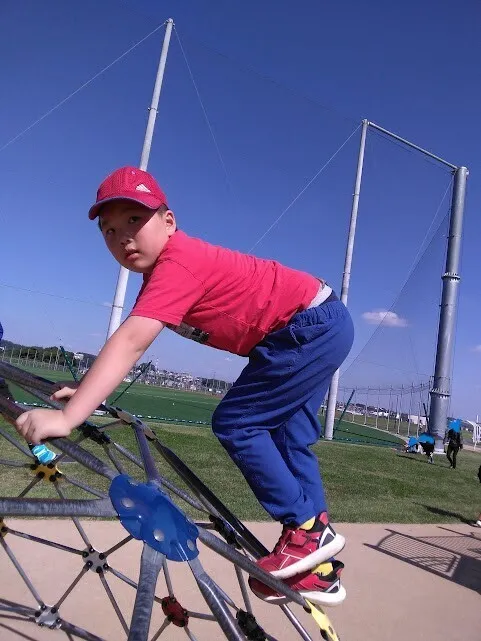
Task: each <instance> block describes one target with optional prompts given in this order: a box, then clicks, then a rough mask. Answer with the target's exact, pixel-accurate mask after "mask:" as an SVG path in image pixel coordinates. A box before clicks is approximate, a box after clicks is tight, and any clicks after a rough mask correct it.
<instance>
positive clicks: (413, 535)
mask: <svg viewBox="0 0 481 641" xmlns="http://www.w3.org/2000/svg"><path fill="white" fill-rule="evenodd" d="M8 524H9V525H10V527H12V528H16V529H18V530H21V531H23V532H29V533H32V534H36V535H37V536H40V537H44V538H46V539H50V540H55V541H59V542H62V543H64V544H66V545H70V546H72V547H74V548H77V549H83V547H84V544H83V542H82V541H81V539H80V537H79V535H78V533H77V531H76V530H74V528H73V525H72V524H71V522H68V521H51V520H50V521H27V520H9V521H8ZM84 527H85V530H86V532H87V534H88V536H89V538H90V539H91V541H92V543H93V545H94V547H96V548H97V549H99V550H100V549H107V548H108V547H110V546H111V545H113V544H115V543H116V542H118V541H119V540H120V539H122V538H124V534H125V531H124V530H122V528H121V526H120V525H119V524H118V523H115V522H94V521H87V522H85V523H84ZM251 527H252V529H253V531H254V533H255V534H256V535H257V536H258V537H259V538H260V539H261V540H262V541H263V542H264V543H265V544H266V546H267V547H271V546H272V545H273V543H275V540H276V539H277V536H278V533H279V530H278V526H277V525H275V524H266V523H255V524H251ZM337 528H338V530H339V531H340V532H342V533H343V534H345V536H346V538H347V542H348V543H347V546H346V549H345V550H344V552H343V553H342V554H341V555H340V558H341V559H342V560H343V561H344V562H345V563H346V570H345V573H344V583H345V586H346V589H347V592H348V597H347V599H346V601H345V603H344V604H343V605H341V606H339V607H338V608H336V609H332V610H331V611H330V615H331V617H332V619H333V621H334V622H335V624H336V627H337V629H338V632H339V634H340V636H341V638H342V641H438V640H439V641H480V639H481V599H480V594H481V530H476V528H474V527H469V526H467V525H454V526H453V525H446V526H440V525H392V524H391V525H359V524H345V525H338V526H337ZM6 540H7V541H8V543H9V545H10V546H11V548H12V550H13V551H14V553H15V554H16V555H17V557H18V559H19V560H20V562H21V564H22V566H23V567H24V569H25V571H26V572H27V574H28V576H29V577H30V579H31V580H32V582H33V584H34V586H35V588H36V589H37V590H38V592H39V594H40V595H41V596H42V598H43V599H44V600H45V601H46V602H47V603H50V604H53V603H54V602H55V601H56V600H57V599H58V598H59V596H60V595H61V594H63V593H64V592H65V590H66V588H67V587H68V585H69V584H70V583H71V582H72V581H73V579H74V577H75V576H76V575H77V574H78V572H79V570H80V567H81V563H82V561H81V558H80V557H79V556H76V555H73V554H69V553H66V552H63V551H58V550H55V549H51V548H48V547H46V546H43V545H38V544H36V543H32V542H30V541H27V540H24V539H19V538H16V537H14V536H12V535H10V534H8V535H7V539H6ZM139 550H140V546H139V544H138V542H136V541H132V542H130V543H128V544H126V545H125V547H123V548H122V550H121V551H118V552H115V553H114V554H112V555H111V557H110V558H109V561H110V563H111V565H112V566H113V567H115V568H117V569H118V570H120V571H121V572H123V573H124V574H126V575H127V576H129V577H131V578H132V579H133V580H136V579H137V576H138V556H139ZM201 560H202V562H203V564H204V566H205V567H206V569H207V570H208V571H209V572H211V573H212V575H213V576H214V578H216V580H217V581H218V583H219V584H220V585H221V586H222V587H223V588H224V589H225V590H226V592H227V593H229V594H231V595H234V596H235V597H236V598H237V597H238V596H239V594H238V593H239V590H238V588H237V587H236V581H235V575H234V572H233V570H232V569H231V568H229V567H228V566H227V565H226V562H224V561H222V560H221V561H220V562H219V560H218V558H215V557H213V556H212V554H211V553H210V552H209V551H207V550H205V549H202V551H201ZM172 574H173V576H172V579H173V584H174V591H175V593H176V595H177V596H178V598H179V600H180V601H181V602H182V604H183V605H184V606H185V607H187V608H189V609H190V610H197V611H200V612H206V607H205V605H204V604H203V602H202V599H201V598H200V596H199V593H198V590H197V588H196V587H195V585H194V584H193V581H192V578H191V576H190V573H189V571H188V569H187V568H185V567H184V566H182V565H177V564H175V567H174V568H173V570H172ZM0 577H1V583H0V596H1V597H4V598H8V599H10V600H12V601H17V602H20V603H23V604H25V605H30V606H34V601H33V598H32V596H31V595H30V594H29V592H28V591H27V589H26V587H25V584H24V583H23V582H22V580H21V579H20V577H19V575H18V573H17V572H16V571H15V569H14V567H13V566H12V563H11V562H10V560H9V559H8V558H7V556H6V555H5V553H4V552H3V551H1V550H0ZM107 578H108V582H109V585H110V586H111V588H112V591H113V593H114V595H115V598H116V600H117V601H118V603H119V606H120V607H121V609H122V611H124V612H127V613H128V612H129V608H130V609H131V607H132V604H133V598H134V590H133V589H132V588H131V587H129V586H128V585H126V584H124V583H122V582H121V581H119V580H118V579H117V578H116V577H114V576H112V574H110V573H108V574H107ZM157 593H158V595H159V596H165V595H166V594H167V590H166V588H165V585H164V583H163V580H159V584H158V592H157ZM252 601H253V606H254V609H255V613H256V615H258V617H259V622H260V623H261V624H264V625H265V627H266V629H267V630H268V631H269V632H270V634H272V635H273V636H274V637H275V638H276V639H277V640H278V641H291V640H295V639H298V638H299V637H298V636H296V634H295V633H294V631H293V628H292V626H291V625H290V623H289V622H288V621H287V619H286V618H285V617H284V615H283V614H282V613H281V611H280V610H279V609H278V608H276V607H274V606H268V605H266V604H264V603H262V602H260V601H259V600H258V599H256V598H255V597H254V596H253V598H252ZM295 611H296V613H298V615H299V617H300V619H301V620H302V622H303V623H304V624H305V626H306V628H307V629H308V630H309V633H310V634H311V635H312V638H313V639H316V641H317V640H318V639H320V635H319V633H318V631H316V628H315V626H314V624H313V622H312V620H311V619H310V617H309V616H308V615H307V614H305V613H304V612H302V610H299V608H297V607H296V608H295ZM61 616H63V617H64V618H66V619H70V620H71V621H72V622H74V623H77V624H78V625H81V626H82V627H84V628H86V629H87V630H90V631H91V632H94V633H96V634H97V635H99V636H101V637H102V638H104V639H106V640H108V641H111V640H112V641H114V640H115V641H117V640H118V639H125V638H126V635H125V634H124V633H123V631H122V628H121V625H120V623H119V620H118V618H117V616H116V615H115V613H114V610H113V608H112V605H111V604H110V603H109V601H108V599H107V596H106V593H105V590H104V589H103V588H102V585H101V583H100V581H99V578H98V576H97V575H95V574H94V573H93V572H88V574H87V575H86V576H85V577H84V578H83V579H82V580H81V581H80V583H79V584H78V585H77V586H76V587H75V589H74V590H73V592H72V594H71V595H70V596H69V597H68V598H67V600H66V601H65V603H64V604H63V605H62V606H61ZM162 621H163V615H162V613H161V611H160V608H159V607H156V608H155V610H154V616H153V627H152V630H153V631H155V630H157V629H158V627H159V626H160V625H161V623H162ZM0 624H1V625H3V626H8V627H0V640H1V641H21V640H22V639H23V640H25V639H27V640H29V641H31V640H35V641H37V640H38V641H44V640H48V639H50V641H55V639H58V640H59V641H60V640H61V641H64V640H65V641H66V639H67V637H66V636H65V635H64V634H62V633H60V632H58V631H57V632H53V631H49V630H44V629H40V628H39V627H37V626H35V625H32V624H19V623H17V622H16V621H7V620H5V619H0ZM19 626H21V627H19ZM190 627H191V630H192V632H194V634H195V637H196V639H197V641H202V640H203V639H205V640H208V641H212V640H214V641H216V640H217V639H219V640H221V639H222V638H223V637H222V634H221V632H220V629H219V628H218V627H217V626H216V625H215V624H214V623H210V622H205V621H201V622H197V621H193V622H192V623H191V626H190ZM9 628H11V629H9ZM12 629H16V630H22V632H23V634H24V635H27V636H20V635H18V634H17V633H16V632H13V631H12ZM162 639H165V640H166V641H167V640H168V641H176V640H177V639H187V636H186V634H185V631H183V630H181V629H179V628H174V626H170V627H169V628H168V629H167V631H166V632H164V633H163V635H162V636H161V637H160V641H162Z"/></svg>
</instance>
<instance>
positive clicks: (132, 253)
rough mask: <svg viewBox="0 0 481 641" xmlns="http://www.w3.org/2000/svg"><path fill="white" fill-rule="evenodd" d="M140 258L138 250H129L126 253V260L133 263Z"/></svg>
mask: <svg viewBox="0 0 481 641" xmlns="http://www.w3.org/2000/svg"><path fill="white" fill-rule="evenodd" d="M139 256H140V253H139V252H138V251H137V250H136V249H129V250H128V251H126V252H125V260H129V261H133V260H135V259H136V258H138V257H139Z"/></svg>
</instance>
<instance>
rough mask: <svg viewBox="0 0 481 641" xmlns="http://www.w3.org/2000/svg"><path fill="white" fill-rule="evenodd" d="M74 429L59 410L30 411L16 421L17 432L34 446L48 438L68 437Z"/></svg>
mask: <svg viewBox="0 0 481 641" xmlns="http://www.w3.org/2000/svg"><path fill="white" fill-rule="evenodd" d="M74 427H75V426H74V425H72V424H71V423H69V422H68V421H67V419H66V417H65V415H64V413H63V412H62V411H61V410H43V409H41V410H30V411H29V412H24V413H23V414H21V415H20V416H19V417H18V418H17V420H16V428H17V431H18V432H19V433H20V434H21V435H22V436H23V437H24V438H25V440H26V441H27V442H28V443H33V444H34V445H38V444H39V443H40V442H41V441H42V440H44V439H46V438H49V437H51V438H60V437H62V436H68V435H69V434H70V432H71V431H72V429H73V428H74Z"/></svg>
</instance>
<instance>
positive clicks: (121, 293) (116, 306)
mask: <svg viewBox="0 0 481 641" xmlns="http://www.w3.org/2000/svg"><path fill="white" fill-rule="evenodd" d="M166 24H167V26H166V28H165V36H164V43H163V45H162V51H161V54H160V59H159V66H158V69H157V76H156V78H155V85H154V91H153V94H152V103H151V105H150V109H149V119H148V121H147V128H146V130H145V137H144V145H143V147H142V156H141V158H140V165H139V168H140V169H143V170H144V171H145V170H146V169H147V166H148V164H149V156H150V148H151V146H152V137H153V135H154V127H155V119H156V118H157V113H158V106H159V98H160V90H161V89H162V81H163V79H164V71H165V64H166V62H167V52H168V50H169V44H170V36H171V34H172V27H173V26H174V21H173V20H172V18H169V19H168V20H167V22H166ZM128 279H129V270H128V269H126V268H125V267H120V269H119V275H118V278H117V287H116V288H115V295H114V302H113V303H112V311H111V312H110V321H109V328H108V331H107V340H108V339H109V338H110V337H111V336H112V334H113V333H114V332H115V330H116V329H117V328H118V327H119V325H120V320H121V317H122V310H123V308H124V302H125V293H126V291H127V282H128Z"/></svg>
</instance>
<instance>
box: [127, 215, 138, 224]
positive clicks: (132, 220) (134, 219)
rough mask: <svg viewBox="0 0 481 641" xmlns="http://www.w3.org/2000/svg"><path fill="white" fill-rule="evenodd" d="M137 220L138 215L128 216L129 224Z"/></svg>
mask: <svg viewBox="0 0 481 641" xmlns="http://www.w3.org/2000/svg"><path fill="white" fill-rule="evenodd" d="M138 220H140V216H131V217H130V218H129V224H130V225H132V224H133V223H136V222H137V221H138Z"/></svg>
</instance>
